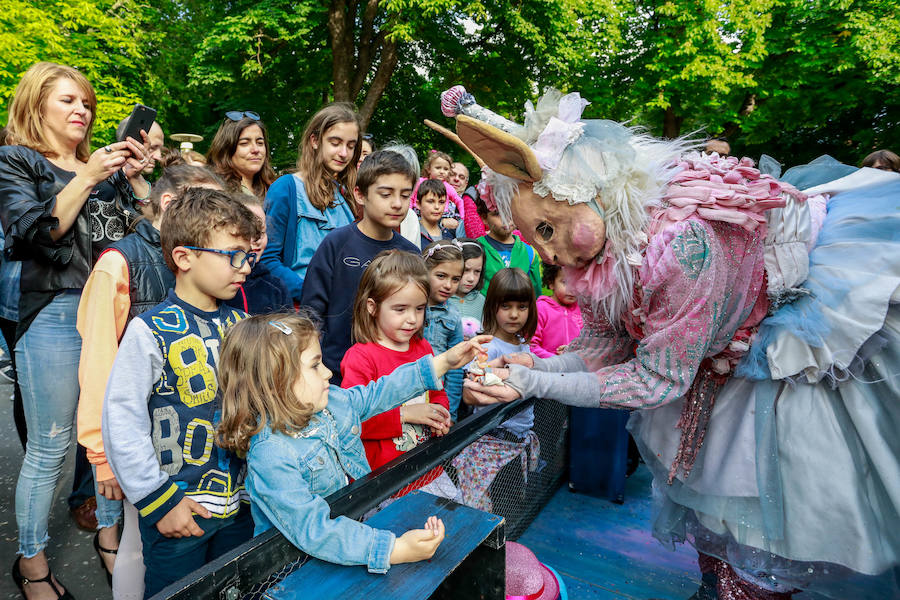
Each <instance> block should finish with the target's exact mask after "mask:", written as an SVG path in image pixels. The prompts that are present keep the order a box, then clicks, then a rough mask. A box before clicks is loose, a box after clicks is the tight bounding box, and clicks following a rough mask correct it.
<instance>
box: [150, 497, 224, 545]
mask: <svg viewBox="0 0 900 600" xmlns="http://www.w3.org/2000/svg"><path fill="white" fill-rule="evenodd" d="M194 513H196V514H197V515H199V516H201V517H203V518H204V519H211V518H212V513H210V512H209V510H207V509H206V508H204V506H203V505H202V504H199V503H198V502H197V501H196V500H193V499H192V498H189V497H187V496H185V497H184V498H182V499H181V502H179V503H178V504H176V505H175V506H174V507H173V508H172V510H170V511H169V512H167V513H166V516H164V517H163V518H162V519H160V520H159V521H157V522H156V528H157V529H158V530H159V532H160V533H161V534H163V535H164V536H166V537H170V538H181V537H191V536H192V535H193V536H196V537H200V536H202V535H203V530H202V529H200V526H199V525H197V523H196V522H195V521H194Z"/></svg>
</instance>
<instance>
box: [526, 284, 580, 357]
mask: <svg viewBox="0 0 900 600" xmlns="http://www.w3.org/2000/svg"><path fill="white" fill-rule="evenodd" d="M537 311H538V324H537V331H535V333H534V337H533V338H531V351H532V352H534V353H535V354H536V355H538V356H539V357H541V358H548V357H551V356H556V349H557V348H559V347H560V346H566V345H568V343H569V342H571V341H572V340H574V339H575V338H576V337H578V334H579V333H581V326H582V320H581V309H580V308H578V304H572V305H570V306H563V305H561V304H560V303H559V302H557V301H556V299H555V298H554V297H553V296H541V297H540V298H538V300H537Z"/></svg>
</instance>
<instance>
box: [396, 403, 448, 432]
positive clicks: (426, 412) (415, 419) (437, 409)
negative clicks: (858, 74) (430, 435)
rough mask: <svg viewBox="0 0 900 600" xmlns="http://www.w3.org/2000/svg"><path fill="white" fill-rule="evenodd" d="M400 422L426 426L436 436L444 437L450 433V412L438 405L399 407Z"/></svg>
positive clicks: (407, 405) (406, 405) (405, 405)
mask: <svg viewBox="0 0 900 600" xmlns="http://www.w3.org/2000/svg"><path fill="white" fill-rule="evenodd" d="M400 422H401V423H418V424H419V425H427V426H428V427H431V430H432V431H434V432H435V433H436V434H437V435H444V433H446V432H447V431H450V411H449V410H447V409H446V408H444V407H443V406H441V405H440V404H404V405H403V406H401V407H400ZM438 431H441V432H443V433H437V432H438Z"/></svg>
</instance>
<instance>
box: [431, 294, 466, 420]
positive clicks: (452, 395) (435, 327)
mask: <svg viewBox="0 0 900 600" xmlns="http://www.w3.org/2000/svg"><path fill="white" fill-rule="evenodd" d="M422 337H424V338H425V339H426V340H428V343H429V344H431V348H432V350H434V355H435V356H437V355H438V354H440V353H442V352H446V351H447V350H449V349H450V348H452V347H453V346H455V345H456V344H458V343H460V342H461V341H463V327H462V317H461V316H460V315H459V311H458V310H457V309H456V308H455V307H453V306H450V304H449V303H447V302H443V303H441V304H435V305H434V306H429V307H428V308H426V309H425V330H424V332H423V335H422ZM462 384H463V371H462V369H453V370H451V371H447V374H446V375H444V389H445V390H446V391H447V399H448V400H449V401H450V415H451V416H452V417H453V420H454V421H456V413H457V411H458V409H459V403H460V400H462Z"/></svg>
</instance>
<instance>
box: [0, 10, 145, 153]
mask: <svg viewBox="0 0 900 600" xmlns="http://www.w3.org/2000/svg"><path fill="white" fill-rule="evenodd" d="M140 23H141V12H140V10H139V8H138V5H137V3H136V2H134V1H133V0H115V1H113V0H6V1H5V2H4V3H3V10H2V11H0V48H3V54H2V58H0V105H2V106H0V123H6V120H7V111H8V108H9V99H10V98H11V97H12V94H13V92H14V91H15V88H16V85H17V84H18V82H19V79H20V78H21V76H22V74H23V73H24V72H25V71H27V70H28V68H29V67H30V66H31V65H33V64H34V63H36V62H39V61H51V62H57V63H61V64H65V65H69V66H72V67H76V68H78V69H79V70H80V71H81V72H82V73H84V74H85V76H86V77H87V78H88V80H89V81H90V82H91V84H92V85H93V86H94V89H95V90H96V92H97V102H98V113H97V115H95V118H96V122H95V125H94V138H93V142H94V144H95V145H103V144H106V143H109V142H111V141H113V140H114V139H115V129H116V126H117V125H118V123H119V121H120V120H121V119H123V118H124V117H126V116H128V114H129V113H130V112H131V108H132V106H133V105H134V103H135V102H139V101H140V98H141V90H142V89H143V86H144V84H143V82H144V81H146V80H147V79H148V78H150V77H152V75H151V74H148V73H146V70H145V66H146V65H145V63H144V56H143V47H142V46H143V42H144V41H145V40H144V38H143V36H142V33H141V29H140Z"/></svg>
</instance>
